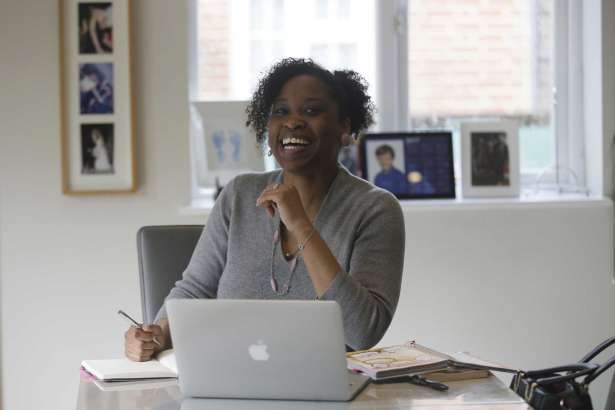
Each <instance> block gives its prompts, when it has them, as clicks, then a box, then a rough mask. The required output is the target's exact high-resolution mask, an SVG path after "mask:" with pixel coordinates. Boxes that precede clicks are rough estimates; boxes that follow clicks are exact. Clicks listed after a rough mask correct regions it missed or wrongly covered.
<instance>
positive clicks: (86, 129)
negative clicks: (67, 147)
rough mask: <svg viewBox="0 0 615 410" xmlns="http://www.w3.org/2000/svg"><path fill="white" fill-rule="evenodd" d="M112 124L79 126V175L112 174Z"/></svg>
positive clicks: (113, 142) (113, 143)
mask: <svg viewBox="0 0 615 410" xmlns="http://www.w3.org/2000/svg"><path fill="white" fill-rule="evenodd" d="M114 145H115V140H114V135H113V124H82V125H81V174H82V175H87V174H89V175H96V174H113V173H114V172H115V171H114V167H113V158H114V149H113V147H114Z"/></svg>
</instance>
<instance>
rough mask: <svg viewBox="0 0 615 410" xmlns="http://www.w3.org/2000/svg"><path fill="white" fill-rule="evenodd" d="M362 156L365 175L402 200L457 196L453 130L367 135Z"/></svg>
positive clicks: (363, 141)
mask: <svg viewBox="0 0 615 410" xmlns="http://www.w3.org/2000/svg"><path fill="white" fill-rule="evenodd" d="M360 156H361V164H362V171H363V174H364V175H363V178H364V179H366V180H368V181H370V182H371V183H373V184H374V185H376V186H378V187H380V188H383V189H386V190H387V191H389V192H391V193H393V194H394V195H395V196H396V197H398V198H400V199H421V198H423V199H429V198H455V174H454V167H453V145H452V135H451V133H450V132H404V133H370V134H365V136H363V137H362V138H361V149H360Z"/></svg>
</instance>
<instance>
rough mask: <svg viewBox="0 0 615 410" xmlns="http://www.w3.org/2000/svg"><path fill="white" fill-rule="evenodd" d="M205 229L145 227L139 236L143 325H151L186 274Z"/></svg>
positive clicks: (139, 232)
mask: <svg viewBox="0 0 615 410" xmlns="http://www.w3.org/2000/svg"><path fill="white" fill-rule="evenodd" d="M202 231H203V225H160V226H144V227H143V228H141V229H139V231H138V232H137V253H138V256H139V282H140V285H141V310H142V312H143V321H144V322H145V323H151V322H152V321H153V320H154V318H155V317H156V314H157V313H158V310H159V309H160V307H161V306H162V304H163V303H164V298H165V297H166V296H167V295H168V294H169V291H170V290H171V288H172V287H173V285H174V284H175V282H176V281H177V280H179V279H181V277H182V273H183V272H184V269H186V266H188V262H190V257H191V256H192V252H193V251H194V247H195V246H196V243H197V241H198V239H199V237H200V235H201V232H202Z"/></svg>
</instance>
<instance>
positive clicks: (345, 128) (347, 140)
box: [340, 118, 352, 147]
mask: <svg viewBox="0 0 615 410" xmlns="http://www.w3.org/2000/svg"><path fill="white" fill-rule="evenodd" d="M340 142H341V143H342V147H346V146H348V145H350V144H352V134H351V133H350V118H345V119H344V120H343V121H342V136H341V138H340Z"/></svg>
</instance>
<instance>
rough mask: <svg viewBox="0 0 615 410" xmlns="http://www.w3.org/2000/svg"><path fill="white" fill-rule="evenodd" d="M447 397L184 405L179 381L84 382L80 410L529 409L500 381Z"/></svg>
mask: <svg viewBox="0 0 615 410" xmlns="http://www.w3.org/2000/svg"><path fill="white" fill-rule="evenodd" d="M447 384H448V385H449V386H450V389H449V390H448V391H447V392H438V391H434V390H431V389H429V388H426V387H420V386H414V385H412V384H409V383H399V384H380V385H374V384H370V385H369V386H367V387H366V388H365V390H363V391H362V392H361V394H359V396H358V397H357V398H356V399H355V400H354V401H352V402H349V403H332V402H299V401H293V402H288V401H269V400H230V399H185V400H182V397H181V393H180V391H179V387H178V386H177V384H176V383H175V382H170V383H169V382H167V383H166V385H165V386H160V382H146V383H141V384H134V382H133V384H132V385H130V384H125V383H124V384H115V385H114V386H115V387H113V388H117V389H124V390H115V391H102V390H101V389H100V388H99V387H98V386H97V385H96V384H95V383H94V382H92V381H87V380H83V379H82V380H81V382H80V385H79V396H78V398H77V410H117V409H122V410H132V409H135V410H136V409H152V410H154V409H156V410H180V409H181V410H205V409H207V410H212V409H213V410H227V409H233V410H243V409H250V410H252V409H255V410H256V409H263V410H264V409H267V410H269V409H272V410H276V409H291V408H292V409H299V410H315V409H326V410H342V409H343V410H367V409H370V410H401V409H421V410H445V409H451V410H455V409H464V410H475V409H491V410H526V409H529V407H528V406H527V404H525V403H524V402H523V400H521V398H519V397H518V396H517V395H515V394H514V393H513V392H512V391H511V390H510V389H508V387H507V386H505V385H504V384H503V383H502V382H501V381H500V380H499V379H497V378H496V377H494V376H492V377H489V378H487V379H478V380H466V381H459V382H449V383H447Z"/></svg>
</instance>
